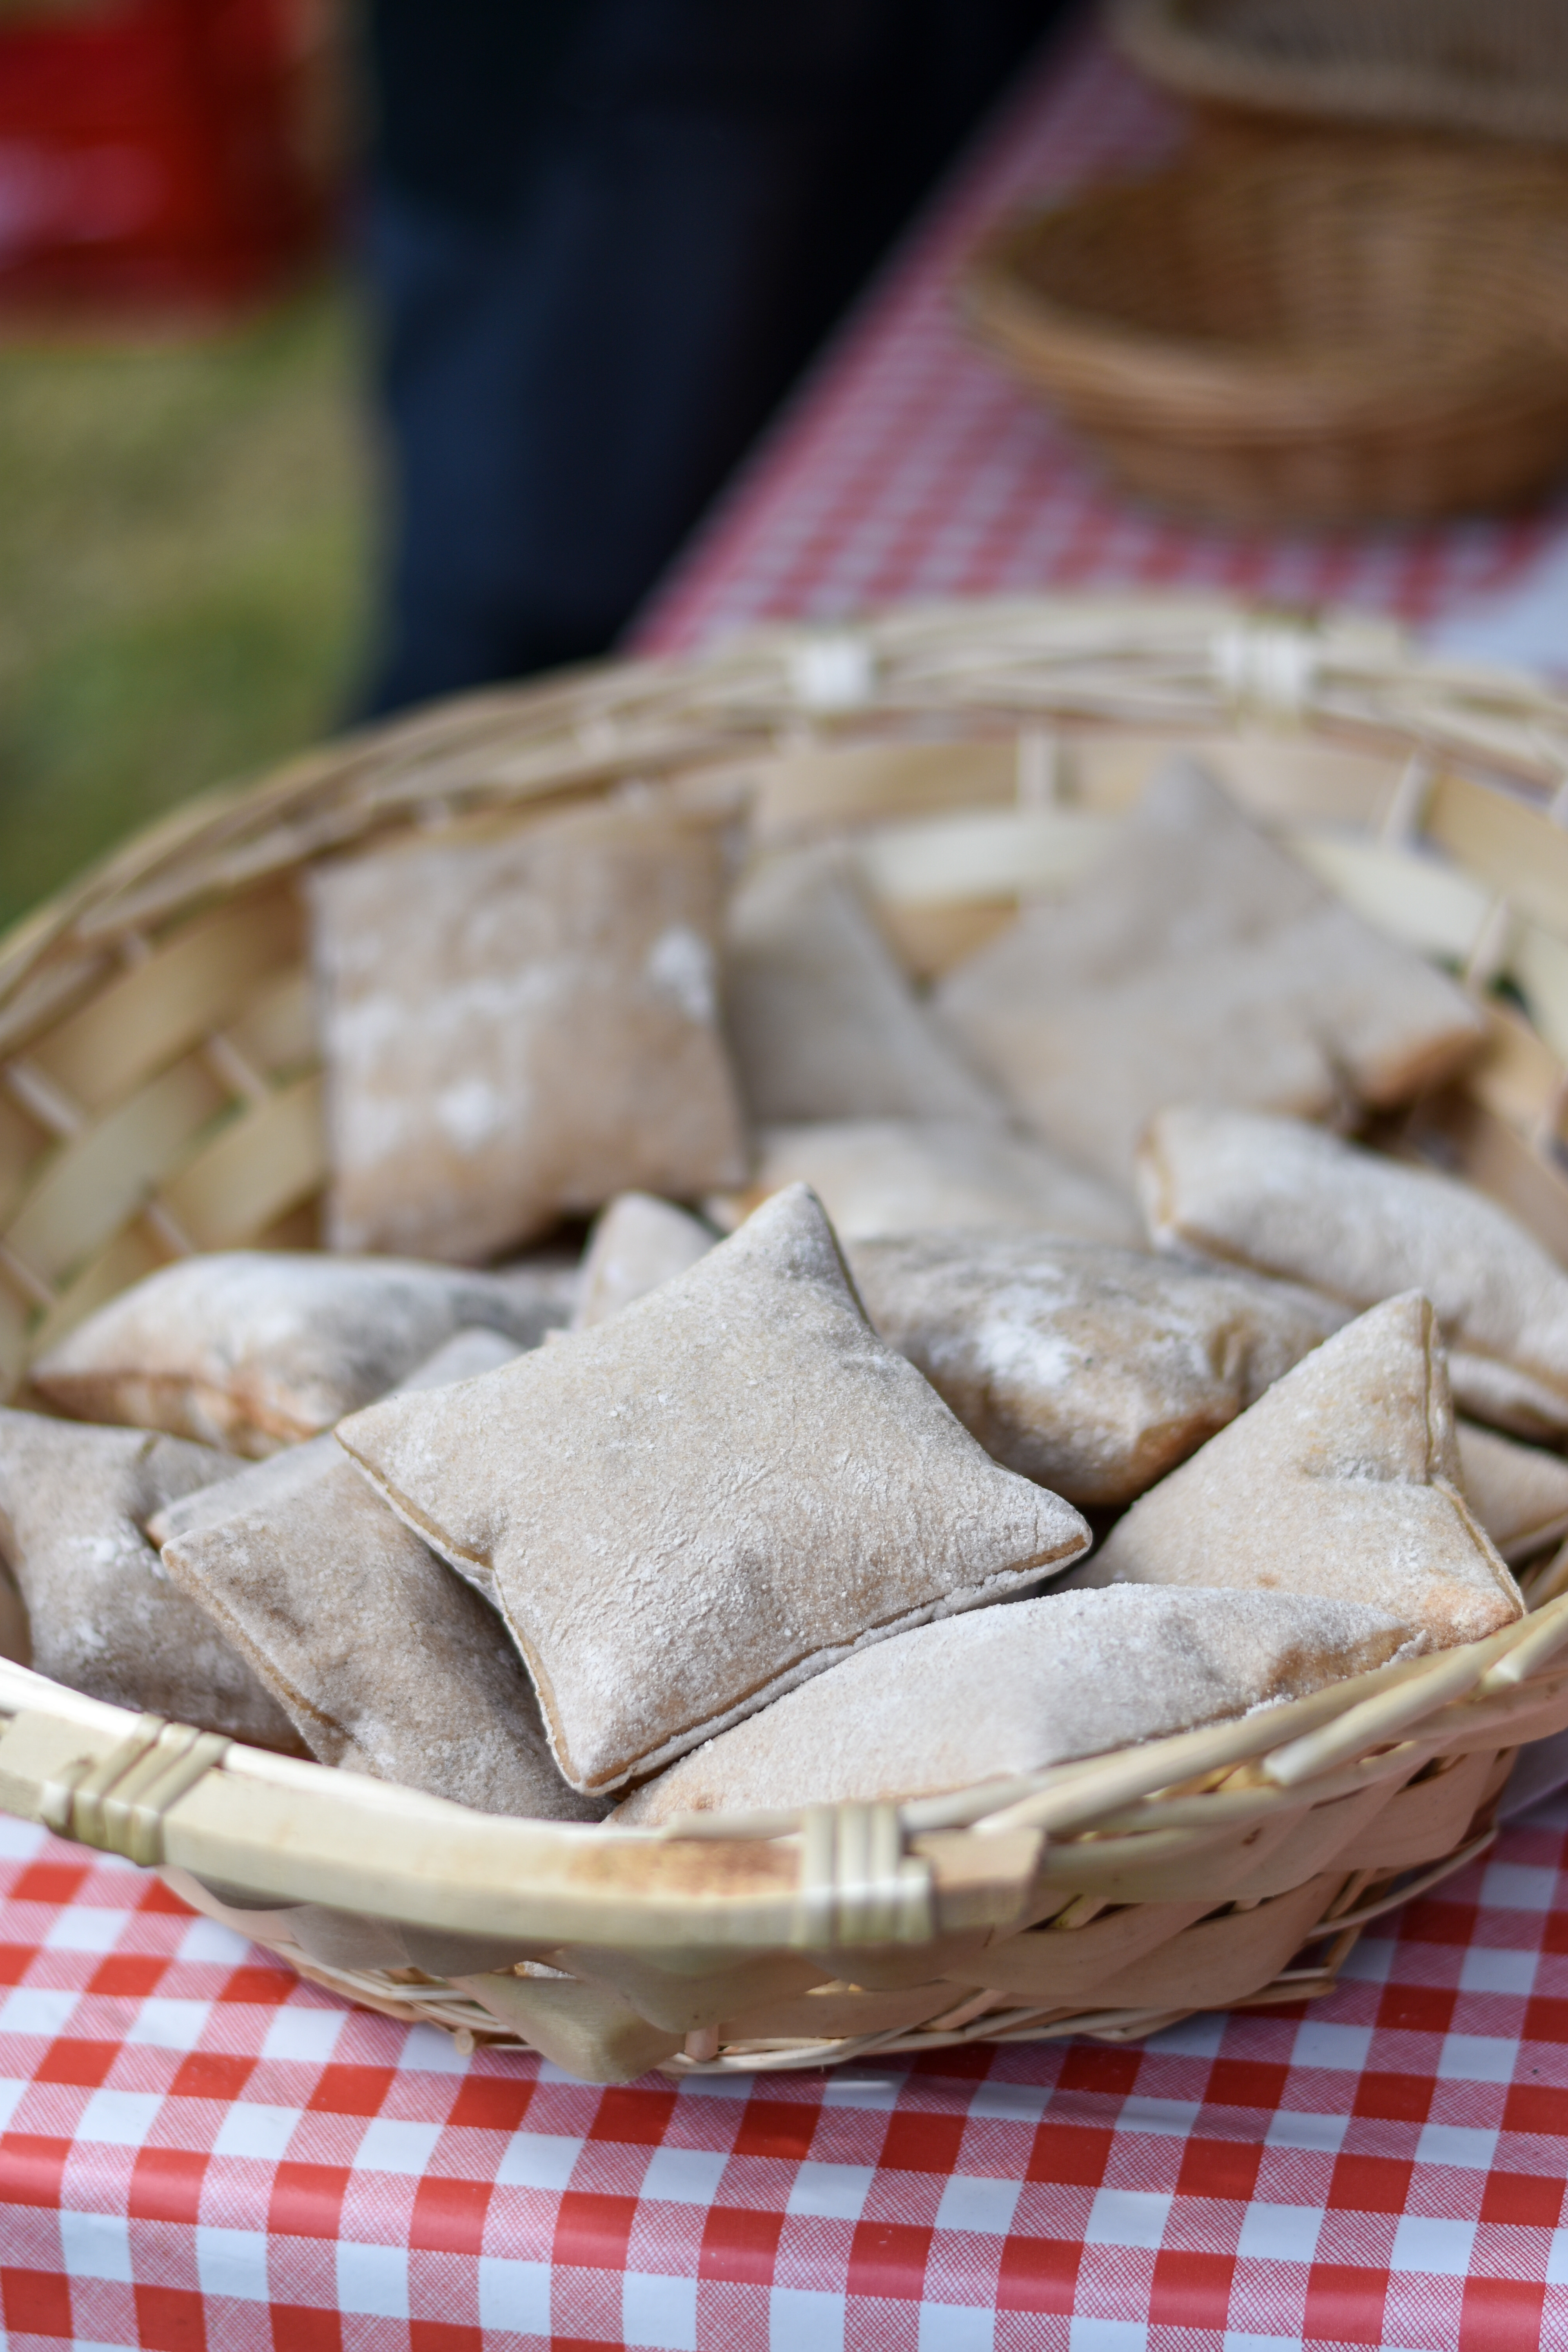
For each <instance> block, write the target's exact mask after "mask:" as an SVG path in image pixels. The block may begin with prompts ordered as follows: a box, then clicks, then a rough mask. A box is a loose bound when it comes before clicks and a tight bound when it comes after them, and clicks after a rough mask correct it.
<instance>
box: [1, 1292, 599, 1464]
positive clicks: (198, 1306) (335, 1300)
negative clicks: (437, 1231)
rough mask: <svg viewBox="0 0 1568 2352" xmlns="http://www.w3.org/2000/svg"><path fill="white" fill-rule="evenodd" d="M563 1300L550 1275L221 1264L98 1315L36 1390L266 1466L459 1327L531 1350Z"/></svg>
mask: <svg viewBox="0 0 1568 2352" xmlns="http://www.w3.org/2000/svg"><path fill="white" fill-rule="evenodd" d="M573 1288H574V1285H573V1280H572V1276H570V1275H569V1274H561V1273H555V1272H552V1271H548V1270H542V1271H539V1272H534V1271H533V1270H531V1269H520V1270H518V1271H515V1272H512V1273H509V1274H468V1273H464V1272H462V1271H461V1270H459V1269H458V1268H456V1267H452V1266H445V1265H416V1264H414V1263H411V1262H409V1261H407V1260H403V1259H398V1258H351V1257H331V1256H328V1255H324V1254H323V1253H322V1252H321V1251H320V1250H309V1251H300V1252H297V1253H296V1252H290V1251H287V1250H226V1251H222V1252H220V1253H217V1254H216V1255H212V1256H205V1257H190V1258H182V1259H181V1260H179V1261H178V1262H177V1263H176V1264H175V1265H166V1266H162V1267H160V1268H159V1270H158V1272H157V1273H156V1274H150V1275H148V1276H146V1278H145V1280H144V1281H142V1282H138V1283H136V1284H134V1285H133V1286H132V1288H131V1289H130V1290H127V1291H124V1292H122V1293H121V1296H120V1297H118V1298H115V1299H111V1300H110V1303H109V1305H108V1306H107V1307H100V1308H99V1310H98V1312H97V1314H96V1315H91V1316H89V1318H88V1319H87V1321H86V1322H85V1323H81V1324H79V1326H78V1327H77V1328H76V1329H75V1330H74V1331H72V1332H71V1333H70V1334H69V1336H68V1338H67V1339H63V1340H62V1341H61V1342H60V1344H59V1345H58V1347H57V1348H53V1349H50V1350H49V1352H48V1353H47V1355H46V1356H44V1357H42V1358H41V1359H40V1360H39V1361H38V1362H37V1364H36V1365H35V1366H34V1368H33V1374H32V1378H33V1383H34V1385H35V1387H36V1388H37V1390H38V1391H39V1393H40V1394H41V1395H43V1396H46V1397H47V1398H48V1400H49V1402H50V1403H51V1404H55V1405H58V1407H59V1408H60V1410H61V1412H68V1413H70V1414H71V1415H72V1416H73V1417H74V1418H76V1419H78V1420H82V1421H108V1422H113V1423H117V1424H121V1423H129V1424H131V1425H132V1426H133V1427H136V1428H139V1429H162V1430H167V1431H168V1432H169V1433H171V1434H172V1435H174V1436H176V1437H191V1438H195V1439H197V1440H199V1441H201V1442H202V1443H204V1444H210V1445H220V1446H224V1447H226V1448H227V1449H228V1450H229V1451H230V1452H231V1453H235V1454H251V1455H261V1454H270V1453H273V1452H274V1451H276V1449H277V1448H278V1447H279V1446H280V1445H289V1444H296V1443H297V1442H298V1441H299V1440H300V1438H304V1437H313V1436H315V1435H316V1434H317V1433H318V1432H319V1431H321V1430H324V1429H331V1426H332V1424H333V1423H334V1422H336V1421H340V1420H341V1419H342V1416H343V1414H344V1413H345V1412H353V1411H354V1410H355V1409H356V1408H357V1407H358V1406H360V1405H362V1404H368V1403H370V1402H371V1401H372V1399H373V1398H374V1397H378V1396H384V1395H385V1394H386V1391H387V1390H388V1389H390V1388H391V1387H392V1386H393V1384H394V1383H395V1381H400V1380H401V1379H403V1377H404V1376H405V1373H407V1372H408V1371H410V1370H412V1369H413V1367H414V1366H415V1365H416V1364H418V1363H420V1362H422V1361H423V1360H424V1359H425V1358H426V1357H427V1356H428V1355H429V1354H430V1352H431V1350H432V1349H436V1348H438V1347H439V1346H440V1345H441V1344H442V1342H443V1341H444V1340H446V1339H449V1338H450V1337H451V1336H452V1334H453V1333H454V1332H455V1331H458V1330H460V1329H462V1328H465V1327H468V1326H474V1325H485V1326H488V1327H489V1328H490V1329H492V1330H496V1331H500V1332H503V1333H505V1334H506V1336H507V1337H508V1338H509V1339H514V1340H515V1341H516V1342H517V1344H518V1345H519V1346H520V1347H525V1348H533V1347H537V1346H538V1345H539V1343H540V1341H541V1340H542V1339H543V1337H544V1334H545V1332H546V1331H547V1330H550V1329H552V1328H554V1327H555V1326H556V1325H558V1324H563V1323H564V1322H565V1321H566V1319H567V1318H568V1316H569V1315H570V1313H571V1303H572V1297H573Z"/></svg>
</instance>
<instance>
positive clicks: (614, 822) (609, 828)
mask: <svg viewBox="0 0 1568 2352" xmlns="http://www.w3.org/2000/svg"><path fill="white" fill-rule="evenodd" d="M723 829H724V826H723V822H722V821H721V820H719V819H717V818H713V817H709V816H703V815H698V814H689V813H678V812H674V811H671V810H669V809H668V808H665V807H662V806H657V805H656V806H652V807H647V806H643V805H640V804H616V803H610V804H608V805H605V806H601V807H596V808H591V809H585V810H576V811H573V812H571V813H569V814H565V815H557V816H552V817H547V818H540V819H536V820H534V821H533V822H532V823H531V824H525V825H522V826H521V827H519V828H517V829H515V830H513V831H511V832H510V833H508V834H506V835H502V836H501V837H500V838H499V839H489V840H479V841H475V840H472V839H464V840H459V841H456V842H453V843H450V844H445V845H444V844H443V843H442V841H441V840H440V839H439V837H437V838H434V839H430V838H426V839H422V840H420V841H417V842H415V843H412V844H406V843H400V844H397V845H394V846H392V847H390V848H384V849H372V850H369V851H366V852H364V853H363V854H362V855H360V856H354V857H351V858H346V859H344V860H342V862H340V863H336V864H330V865H326V866H319V867H317V868H316V869H314V871H313V872H312V873H311V876H310V901H311V908H312V917H313V926H314V934H313V935H314V951H315V960H316V971H317V977H318V982H319V985H320V990H321V1019H322V1035H323V1043H324V1049H325V1055H326V1062H327V1130H328V1142H329V1150H330V1155H331V1165H332V1171H333V1174H332V1187H331V1194H330V1197H329V1230H330V1237H331V1244H332V1246H333V1247H334V1248H335V1249H342V1250H395V1251H398V1252H402V1253H405V1254H407V1255H413V1256H419V1257H436V1258H449V1259H456V1260H458V1261H463V1260H468V1261H477V1260H479V1259H483V1258H486V1257H489V1256H490V1255H493V1254H494V1253H495V1252H497V1251H499V1250H502V1249H505V1248H509V1247H510V1246H513V1245H514V1244H520V1243H521V1242H524V1241H527V1240H529V1239H530V1238H531V1236H533V1235H534V1234H540V1233H542V1232H543V1231H545V1230H546V1229H547V1228H548V1227H549V1226H550V1225H552V1223H554V1222H555V1221H556V1219H557V1218H559V1217H561V1216H562V1215H575V1214H580V1213H584V1212H587V1211H592V1210H595V1209H598V1208H600V1207H602V1206H603V1204H604V1202H606V1201H607V1200H609V1199H611V1198H612V1196H613V1195H614V1194H615V1193H616V1192H626V1191H628V1190H631V1189H633V1188H641V1189H643V1190H646V1191H648V1192H663V1193H668V1194H669V1195H670V1196H671V1197H672V1198H674V1199H677V1200H685V1199H693V1198H696V1197H698V1196H700V1194H702V1193H703V1192H708V1191H710V1190H711V1189H712V1188H714V1187H715V1186H719V1185H723V1184H730V1183H733V1182H735V1181H738V1179H739V1177H740V1176H741V1173H742V1168H743V1162H744V1153H743V1146H742V1128H741V1118H740V1111H739V1108H738V1105H737V1103H736V1099H735V1093H734V1088H733V1086H732V1085H731V1077H730V1071H729V1065H728V1061H727V1059H726V1056H725V1051H724V1046H723V1043H722V1040H721V1034H720V1028H719V1005H718V986H717V978H718V975H717V938H718V930H719V923H720V915H721V898H722V892H723V879H724V875H723Z"/></svg>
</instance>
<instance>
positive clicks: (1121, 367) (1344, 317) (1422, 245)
mask: <svg viewBox="0 0 1568 2352" xmlns="http://www.w3.org/2000/svg"><path fill="white" fill-rule="evenodd" d="M962 299H963V306H964V309H965V310H966V312H967V314H968V317H969V319H970V320H971V322H972V324H973V327H974V329H975V330H976V331H977V332H978V333H979V335H980V336H981V337H982V339H983V340H984V341H985V342H986V343H987V344H988V345H989V346H990V347H991V348H992V349H993V350H994V352H997V354H998V355H999V356H1000V357H1001V358H1002V359H1003V360H1004V361H1005V362H1006V363H1007V365H1008V366H1009V367H1010V368H1011V369H1012V371H1013V373H1015V374H1016V376H1017V377H1018V378H1019V380H1020V381H1021V382H1022V383H1024V384H1025V385H1026V387H1027V388H1028V389H1029V390H1030V391H1032V392H1034V393H1036V394H1038V395H1039V396H1041V397H1042V398H1044V399H1045V400H1047V401H1048V402H1049V403H1051V404H1052V405H1053V406H1054V407H1056V408H1057V409H1058V412H1059V413H1060V415H1062V417H1063V419H1064V421H1065V422H1066V423H1067V424H1068V425H1069V426H1070V427H1071V428H1072V429H1073V430H1074V431H1075V432H1076V433H1078V434H1079V435H1080V436H1082V437H1083V438H1084V439H1085V440H1086V441H1088V442H1089V443H1090V444H1091V445H1092V446H1094V448H1095V449H1096V450H1097V451H1098V452H1099V454H1100V456H1101V457H1103V459H1104V460H1105V462H1106V464H1107V465H1108V466H1109V467H1110V470H1111V472H1112V474H1113V476H1114V477H1115V478H1116V479H1117V481H1118V482H1119V483H1120V484H1121V486H1122V487H1123V488H1126V489H1129V490H1131V491H1133V492H1135V493H1136V494H1138V495H1140V496H1142V497H1144V498H1148V499H1153V500H1155V501H1157V502H1158V503H1159V504H1160V505H1162V506H1165V507H1170V508H1173V509H1184V510H1187V511H1190V512H1194V513H1197V514H1202V515H1205V516H1212V517H1215V518H1218V519H1219V520H1225V521H1228V522H1232V523H1237V524H1241V525H1246V526H1261V525H1269V524H1279V523H1286V522H1294V523H1307V524H1314V525H1321V526H1328V525H1335V524H1344V523H1350V522H1364V521H1367V520H1416V519H1421V518H1426V517H1430V516H1436V515H1441V514H1447V513H1452V512H1462V511H1466V510H1468V509H1482V508H1507V507H1511V506H1515V505H1518V504H1520V503H1521V502H1522V501H1524V500H1527V499H1531V498H1533V497H1536V496H1538V495H1539V494H1540V493H1541V492H1542V490H1543V489H1545V488H1546V487H1547V486H1548V485H1549V484H1550V483H1551V481H1552V479H1553V478H1554V477H1555V476H1556V475H1557V474H1559V473H1560V472H1561V470H1562V468H1563V465H1564V463H1565V462H1568V366H1565V365H1564V357H1565V354H1568V170H1564V169H1563V168H1560V167H1558V166H1557V165H1555V164H1554V163H1533V162H1531V161H1529V160H1520V159H1516V158H1512V157H1510V156H1508V155H1502V156H1500V157H1495V158H1493V157H1488V156H1487V155H1484V154H1483V155H1476V154H1472V153H1458V154H1445V153H1443V152H1423V151H1420V150H1411V149H1405V148H1396V149H1394V151H1392V152H1383V151H1381V150H1380V149H1379V148H1377V147H1376V146H1375V145H1373V144H1371V143H1360V142H1332V141H1315V140H1302V141H1288V142H1283V143H1282V144H1278V145H1273V146H1270V145H1268V144H1265V143H1261V142H1259V143H1256V144H1252V145H1250V146H1249V145H1247V144H1245V143H1236V142H1218V143H1216V144H1215V146H1214V147H1213V149H1212V150H1211V151H1209V152H1205V151H1204V150H1203V149H1202V148H1200V149H1199V150H1197V151H1196V152H1194V154H1193V155H1192V156H1191V157H1189V158H1186V159H1184V160H1182V161H1180V162H1178V163H1176V164H1174V165H1173V166H1172V167H1171V168H1169V169H1168V170H1166V171H1164V172H1162V173H1158V174H1156V175H1155V176H1153V177H1152V178H1150V179H1147V180H1144V181H1141V182H1134V183H1130V184H1123V185H1115V186H1107V187H1103V188H1099V189H1093V190H1089V191H1088V192H1086V193H1084V194H1079V195H1076V196H1072V197H1069V198H1068V199H1066V200H1065V201H1064V202H1062V203H1061V204H1059V205H1055V206H1053V207H1052V208H1051V209H1049V210H1048V211H1046V212H1042V213H1039V214H1037V215H1034V216H1033V217H1031V218H1027V219H1025V220H1023V221H1021V222H1018V223H1016V224H1015V225H1013V226H1009V227H1007V228H1005V229H1004V230H1002V231H1001V232H1000V233H999V234H998V235H996V236H993V237H992V238H991V239H989V240H988V241H987V242H986V243H985V244H984V245H983V246H982V247H981V248H980V250H979V252H978V253H977V254H976V256H975V257H974V258H973V261H972V262H971V264H970V266H969V268H968V270H967V272H966V274H965V278H964V281H963V291H962Z"/></svg>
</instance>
